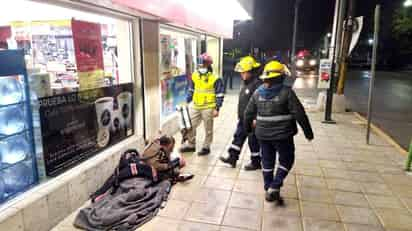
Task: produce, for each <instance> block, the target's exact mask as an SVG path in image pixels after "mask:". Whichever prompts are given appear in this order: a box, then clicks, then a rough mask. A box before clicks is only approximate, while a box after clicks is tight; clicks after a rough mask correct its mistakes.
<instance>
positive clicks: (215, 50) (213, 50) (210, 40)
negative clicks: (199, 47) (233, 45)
mask: <svg viewBox="0 0 412 231" xmlns="http://www.w3.org/2000/svg"><path fill="white" fill-rule="evenodd" d="M206 42H207V45H206V50H207V53H208V54H209V55H210V56H212V58H213V64H212V68H213V73H214V74H215V75H217V76H219V75H220V73H221V72H220V69H221V66H220V61H219V59H220V42H219V39H218V38H215V37H211V36H207V39H206Z"/></svg>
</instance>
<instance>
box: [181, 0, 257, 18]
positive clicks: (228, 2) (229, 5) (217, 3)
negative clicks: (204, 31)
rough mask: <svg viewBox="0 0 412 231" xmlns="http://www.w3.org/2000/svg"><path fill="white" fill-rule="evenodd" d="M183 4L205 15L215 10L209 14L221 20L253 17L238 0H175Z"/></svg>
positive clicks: (198, 13)
mask: <svg viewBox="0 0 412 231" xmlns="http://www.w3.org/2000/svg"><path fill="white" fill-rule="evenodd" d="M175 1H177V2H179V3H181V4H183V5H184V6H185V7H186V8H187V9H188V10H190V11H194V12H196V13H197V15H204V13H205V12H213V14H208V15H209V16H210V17H217V18H218V19H220V20H229V21H234V20H241V21H243V20H250V19H252V17H251V16H250V15H249V13H248V12H247V11H246V10H245V9H244V8H243V7H242V5H241V4H240V3H239V2H238V1H237V0H224V1H221V0H209V1H208V2H207V3H205V2H204V1H193V0H175Z"/></svg>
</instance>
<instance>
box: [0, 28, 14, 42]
mask: <svg viewBox="0 0 412 231" xmlns="http://www.w3.org/2000/svg"><path fill="white" fill-rule="evenodd" d="M9 38H11V27H10V26H0V42H7V39H9Z"/></svg>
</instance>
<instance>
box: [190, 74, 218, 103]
mask: <svg viewBox="0 0 412 231" xmlns="http://www.w3.org/2000/svg"><path fill="white" fill-rule="evenodd" d="M218 79H219V78H218V77H216V76H215V75H214V74H212V73H210V72H208V73H207V74H205V75H200V74H199V72H197V71H196V72H194V73H193V74H192V81H193V85H194V92H193V104H194V108H195V109H212V108H216V92H215V83H216V80H218Z"/></svg>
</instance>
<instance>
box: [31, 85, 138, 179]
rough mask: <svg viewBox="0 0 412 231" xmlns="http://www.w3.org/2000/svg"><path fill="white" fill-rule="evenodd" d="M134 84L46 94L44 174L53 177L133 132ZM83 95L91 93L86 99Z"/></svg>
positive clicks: (42, 111)
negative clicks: (51, 94) (49, 95)
mask: <svg viewBox="0 0 412 231" xmlns="http://www.w3.org/2000/svg"><path fill="white" fill-rule="evenodd" d="M132 92H133V84H132V83H128V84H122V85H117V86H112V87H105V88H98V89H93V90H87V91H82V92H75V93H69V94H63V95H55V96H52V97H45V98H41V99H40V100H39V102H40V123H41V131H42V141H43V155H44V162H45V169H46V174H47V175H48V176H54V175H57V174H58V173H60V172H62V171H64V170H66V169H67V168H70V167H71V166H73V165H76V164H77V163H79V162H81V161H83V160H85V159H87V158H89V157H91V156H92V155H94V154H96V153H97V152H99V151H101V150H103V149H104V148H106V147H109V146H110V145H113V144H115V143H118V142H119V141H121V140H123V139H125V138H126V137H128V136H130V135H132V134H133V127H134V126H133V118H134V116H133V115H134V110H133V108H134V107H133V97H132V96H133V94H132ZM83 95H87V96H90V95H93V96H96V97H95V98H88V102H85V101H84V99H83Z"/></svg>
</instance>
